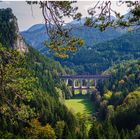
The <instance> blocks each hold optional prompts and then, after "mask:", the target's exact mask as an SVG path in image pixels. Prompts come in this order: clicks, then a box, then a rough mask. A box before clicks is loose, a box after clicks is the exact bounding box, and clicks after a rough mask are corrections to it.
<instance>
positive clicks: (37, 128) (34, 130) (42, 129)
mask: <svg viewBox="0 0 140 140" xmlns="http://www.w3.org/2000/svg"><path fill="white" fill-rule="evenodd" d="M25 131H26V132H27V137H28V138H31V139H40V138H41V139H55V138H56V135H55V131H54V129H53V128H52V127H51V125H50V124H46V125H45V126H42V125H41V123H40V122H39V121H38V120H37V119H33V120H32V121H31V128H26V129H25Z"/></svg>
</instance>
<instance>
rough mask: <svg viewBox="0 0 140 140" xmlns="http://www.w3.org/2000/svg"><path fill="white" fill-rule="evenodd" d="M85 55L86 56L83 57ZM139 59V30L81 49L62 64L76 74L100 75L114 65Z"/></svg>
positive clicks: (62, 61)
mask: <svg viewBox="0 0 140 140" xmlns="http://www.w3.org/2000/svg"><path fill="white" fill-rule="evenodd" d="M85 54H86V55H85ZM139 58H140V29H137V30H135V31H133V32H128V33H127V34H125V35H123V36H121V37H119V38H117V39H114V40H111V41H106V42H103V43H100V44H96V45H93V44H91V46H90V47H83V48H81V49H80V51H78V52H77V53H76V54H73V55H71V57H70V58H69V59H66V60H60V59H58V60H59V61H60V62H61V63H62V64H64V65H67V66H70V67H72V68H74V70H75V71H76V72H78V73H81V74H83V73H90V74H95V73H101V72H103V71H104V70H106V69H108V68H109V67H110V66H113V65H114V64H118V63H121V62H123V61H126V60H133V59H139Z"/></svg>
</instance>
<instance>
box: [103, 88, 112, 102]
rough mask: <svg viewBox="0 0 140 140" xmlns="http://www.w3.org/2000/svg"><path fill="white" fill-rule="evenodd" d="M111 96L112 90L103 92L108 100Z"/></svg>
mask: <svg viewBox="0 0 140 140" xmlns="http://www.w3.org/2000/svg"><path fill="white" fill-rule="evenodd" d="M111 97H112V92H111V91H109V90H108V91H107V92H106V93H105V94H104V99H106V100H109V99H110V98H111Z"/></svg>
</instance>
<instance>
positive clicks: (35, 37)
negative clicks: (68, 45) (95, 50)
mask: <svg viewBox="0 0 140 140" xmlns="http://www.w3.org/2000/svg"><path fill="white" fill-rule="evenodd" d="M112 18H113V17H112ZM84 21H85V18H82V19H81V20H80V21H72V22H70V23H69V24H70V25H71V26H73V30H72V34H73V35H74V36H76V37H80V38H82V39H84V40H85V42H86V46H89V45H93V44H97V43H101V42H104V41H108V40H112V39H114V38H118V37H120V36H121V35H122V34H123V33H124V32H122V30H120V29H114V28H108V29H107V30H106V31H104V32H101V31H100V30H99V29H95V28H90V27H87V26H84V25H83V24H84ZM69 24H68V25H66V26H69ZM21 34H22V36H23V38H24V39H25V41H26V42H27V43H28V44H29V45H30V46H32V47H33V48H35V49H37V50H39V51H40V52H42V53H44V52H46V50H47V48H46V47H45V46H44V41H45V40H48V36H47V33H46V29H45V25H43V24H37V25H34V26H32V27H31V28H29V29H28V30H27V31H23V32H21Z"/></svg>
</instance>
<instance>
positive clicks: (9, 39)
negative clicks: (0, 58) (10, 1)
mask: <svg viewBox="0 0 140 140" xmlns="http://www.w3.org/2000/svg"><path fill="white" fill-rule="evenodd" d="M15 22H16V17H15V16H14V15H13V13H12V10H11V9H10V8H7V9H0V42H1V43H2V44H3V45H4V46H7V47H13V44H14V41H15V39H16V31H17V30H16V24H15Z"/></svg>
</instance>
